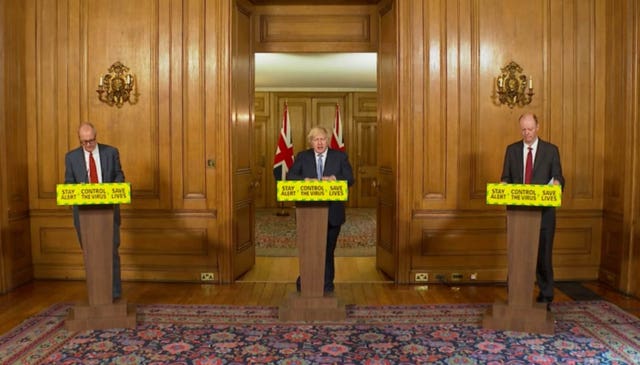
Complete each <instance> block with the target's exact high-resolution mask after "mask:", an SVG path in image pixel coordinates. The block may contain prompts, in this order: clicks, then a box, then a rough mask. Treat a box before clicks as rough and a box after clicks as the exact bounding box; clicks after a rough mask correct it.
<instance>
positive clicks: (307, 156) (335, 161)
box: [287, 149, 354, 226]
mask: <svg viewBox="0 0 640 365" xmlns="http://www.w3.org/2000/svg"><path fill="white" fill-rule="evenodd" d="M316 171H317V170H316V154H315V152H314V151H313V149H308V150H305V151H302V152H300V153H298V155H297V156H296V158H295V160H294V161H293V166H291V169H290V170H289V172H287V180H304V179H305V178H311V179H315V178H317V173H316ZM322 174H323V176H331V175H334V176H335V177H336V180H346V181H347V185H349V186H351V185H353V183H354V180H353V170H352V169H351V164H350V163H349V157H348V156H347V154H346V153H344V152H342V151H339V150H332V149H328V150H327V160H326V161H325V162H324V170H323V171H322ZM344 221H345V212H344V203H343V202H331V203H329V224H330V225H332V226H339V225H341V224H342V223H344Z"/></svg>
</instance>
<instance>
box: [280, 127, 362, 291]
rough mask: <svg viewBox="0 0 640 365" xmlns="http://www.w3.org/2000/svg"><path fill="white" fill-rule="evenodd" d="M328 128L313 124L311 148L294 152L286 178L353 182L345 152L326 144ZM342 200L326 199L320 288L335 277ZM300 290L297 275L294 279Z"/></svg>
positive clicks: (326, 287) (327, 287)
mask: <svg viewBox="0 0 640 365" xmlns="http://www.w3.org/2000/svg"><path fill="white" fill-rule="evenodd" d="M328 136H329V132H328V131H327V130H326V129H325V128H324V127H320V126H317V127H313V128H312V129H311V131H309V134H308V136H307V138H308V141H309V144H310V145H311V148H310V149H308V150H305V151H302V152H300V153H298V155H297V156H296V158H295V161H294V162H293V166H291V169H290V170H289V172H288V173H287V180H328V181H334V180H346V181H347V185H349V186H351V185H353V183H354V180H353V171H352V169H351V164H350V163H349V158H348V156H347V154H346V153H344V152H342V151H339V150H332V149H330V148H329V139H328ZM345 219H346V218H345V209H344V203H343V202H330V203H329V224H328V227H327V249H326V256H325V265H324V291H325V292H332V291H333V289H334V286H333V279H334V277H335V263H334V251H335V249H336V244H337V242H338V235H339V234H340V228H341V227H342V224H343V223H344V222H345ZM296 284H297V288H298V290H300V277H298V280H297V282H296Z"/></svg>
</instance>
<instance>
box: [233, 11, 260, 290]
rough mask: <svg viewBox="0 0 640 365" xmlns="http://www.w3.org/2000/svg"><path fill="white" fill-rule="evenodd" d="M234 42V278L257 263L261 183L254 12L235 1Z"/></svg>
mask: <svg viewBox="0 0 640 365" xmlns="http://www.w3.org/2000/svg"><path fill="white" fill-rule="evenodd" d="M233 4H234V6H233V18H232V28H233V32H232V33H233V35H232V40H231V50H232V65H231V85H232V91H231V92H232V95H231V100H232V107H231V108H232V111H231V113H232V118H231V124H232V125H231V148H232V163H231V169H232V183H231V191H232V201H233V215H232V225H233V244H232V250H233V252H232V253H231V257H232V265H231V266H232V268H233V277H234V279H237V278H238V277H239V276H241V275H242V274H244V273H245V272H247V271H249V270H250V269H251V268H252V267H253V265H255V261H256V255H255V252H256V247H255V225H254V220H255V191H256V189H257V188H258V182H257V181H258V180H257V178H256V176H255V175H254V171H253V142H254V140H253V121H254V112H253V93H254V81H253V52H252V47H251V11H250V10H251V9H250V8H249V7H248V6H247V5H246V4H244V3H243V2H242V3H241V2H239V1H234V3H233Z"/></svg>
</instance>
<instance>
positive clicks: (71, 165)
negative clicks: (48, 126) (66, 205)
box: [64, 123, 124, 299]
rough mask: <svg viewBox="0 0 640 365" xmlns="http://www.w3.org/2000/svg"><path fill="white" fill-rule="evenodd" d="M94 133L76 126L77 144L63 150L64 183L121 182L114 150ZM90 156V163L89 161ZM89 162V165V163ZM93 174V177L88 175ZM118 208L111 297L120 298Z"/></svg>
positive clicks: (75, 220)
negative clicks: (99, 141) (97, 138)
mask: <svg viewBox="0 0 640 365" xmlns="http://www.w3.org/2000/svg"><path fill="white" fill-rule="evenodd" d="M96 137H97V132H96V129H95V127H94V126H93V125H92V124H91V123H82V124H81V125H80V127H79V128H78V138H79V139H80V147H78V148H76V149H74V150H71V151H69V152H67V154H66V156H65V159H64V162H65V172H64V183H65V184H80V183H90V182H94V183H103V182H104V183H110V182H124V172H123V171H122V167H121V166H120V155H119V153H118V150H117V149H116V148H114V147H111V146H109V145H106V144H101V143H98V142H97V140H96ZM91 159H93V161H94V162H93V164H92V163H91ZM92 165H93V166H92ZM92 175H93V176H92ZM92 180H94V181H92ZM78 209H79V208H78V206H74V207H73V224H74V226H75V227H76V232H77V233H78V240H79V241H80V245H81V246H82V238H81V237H80V218H79V215H78ZM119 247H120V207H119V206H118V205H115V206H114V207H113V298H114V299H117V298H120V296H121V294H122V286H121V282H120V255H119V254H118V249H119Z"/></svg>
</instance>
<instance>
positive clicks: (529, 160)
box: [524, 147, 533, 184]
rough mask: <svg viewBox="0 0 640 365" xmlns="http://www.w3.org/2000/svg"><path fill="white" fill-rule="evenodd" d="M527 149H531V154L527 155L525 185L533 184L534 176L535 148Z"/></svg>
mask: <svg viewBox="0 0 640 365" xmlns="http://www.w3.org/2000/svg"><path fill="white" fill-rule="evenodd" d="M527 148H528V149H529V153H527V163H526V165H525V167H524V183H525V184H531V177H532V176H533V153H532V152H531V151H532V150H533V148H531V147H527Z"/></svg>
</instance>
